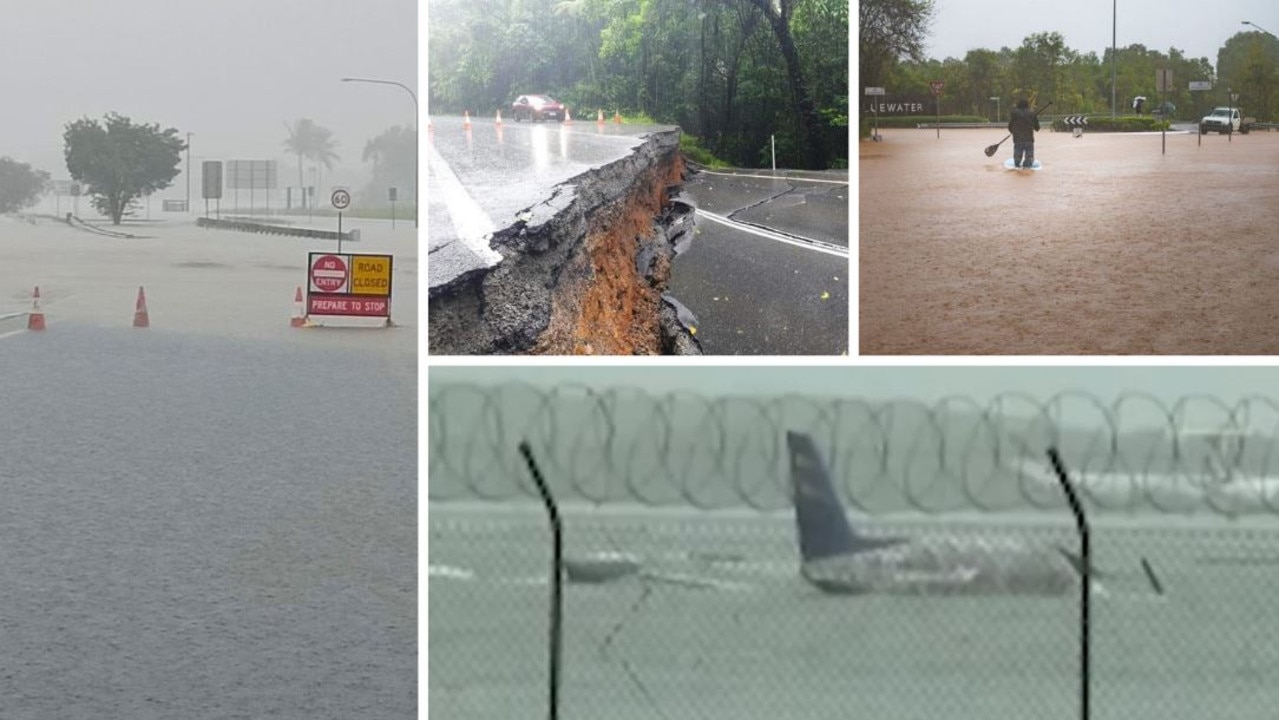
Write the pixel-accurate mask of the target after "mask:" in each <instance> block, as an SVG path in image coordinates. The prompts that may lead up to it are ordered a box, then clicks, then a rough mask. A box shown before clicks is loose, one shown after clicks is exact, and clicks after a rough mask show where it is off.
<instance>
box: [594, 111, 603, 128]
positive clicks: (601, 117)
mask: <svg viewBox="0 0 1279 720" xmlns="http://www.w3.org/2000/svg"><path fill="white" fill-rule="evenodd" d="M595 122H597V123H599V124H600V125H603V124H604V111H603V110H602V109H601V110H600V111H599V114H598V115H596V116H595Z"/></svg>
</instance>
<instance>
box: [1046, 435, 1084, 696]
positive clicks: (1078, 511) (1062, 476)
mask: <svg viewBox="0 0 1279 720" xmlns="http://www.w3.org/2000/svg"><path fill="white" fill-rule="evenodd" d="M1048 460H1049V461H1050V462H1051V463H1052V466H1053V472H1055V473H1056V474H1057V480H1058V481H1060V482H1061V487H1062V490H1063V491H1064V492H1065V493H1066V499H1067V500H1068V501H1069V502H1070V510H1071V512H1072V513H1074V515H1075V525H1076V527H1078V529H1079V554H1080V558H1081V559H1082V561H1083V562H1082V565H1083V567H1082V568H1081V569H1080V583H1079V717H1080V718H1082V720H1088V718H1089V717H1090V715H1089V698H1088V688H1089V686H1090V684H1091V683H1090V682H1089V675H1090V671H1091V666H1092V655H1091V653H1090V650H1089V639H1090V637H1091V636H1092V622H1091V621H1092V603H1091V598H1092V548H1091V543H1090V542H1089V530H1088V517H1087V516H1086V515H1085V514H1084V506H1083V504H1081V503H1080V502H1079V497H1078V496H1077V495H1075V489H1074V488H1073V487H1071V485H1070V481H1069V479H1068V478H1067V477H1066V468H1065V466H1064V465H1063V464H1062V462H1061V456H1060V455H1058V454H1057V448H1055V447H1052V448H1048Z"/></svg>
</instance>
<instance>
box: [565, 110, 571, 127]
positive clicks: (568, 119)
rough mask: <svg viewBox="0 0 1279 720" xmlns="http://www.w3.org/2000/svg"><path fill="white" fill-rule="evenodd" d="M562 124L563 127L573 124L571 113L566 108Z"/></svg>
mask: <svg viewBox="0 0 1279 720" xmlns="http://www.w3.org/2000/svg"><path fill="white" fill-rule="evenodd" d="M564 124H565V125H572V124H573V113H571V112H569V109H568V108H567V107H565V108H564Z"/></svg>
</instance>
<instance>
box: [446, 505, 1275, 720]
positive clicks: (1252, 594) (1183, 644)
mask: <svg viewBox="0 0 1279 720" xmlns="http://www.w3.org/2000/svg"><path fill="white" fill-rule="evenodd" d="M563 510H564V516H565V518H566V519H565V545H566V552H568V553H570V554H572V553H583V552H592V551H622V552H629V553H634V554H636V555H639V556H640V557H641V558H643V559H644V560H645V562H646V565H645V567H646V569H648V570H651V571H652V572H653V575H652V577H650V578H648V579H640V578H630V579H627V580H623V581H620V582H617V583H613V584H605V585H580V584H570V585H566V586H565V595H564V603H565V609H564V630H563V634H564V649H563V670H562V678H563V679H562V686H561V698H562V713H561V717H566V718H595V717H607V718H637V719H638V718H667V719H669V720H675V719H677V718H679V719H684V718H698V719H700V718H738V719H740V720H755V719H757V718H758V719H760V720H763V719H764V718H778V717H786V718H835V717H852V716H865V717H883V718H907V719H918V720H931V719H933V718H938V717H945V718H952V719H954V720H968V719H972V720H977V719H979V718H993V717H1000V718H1004V717H1035V718H1062V719H1063V720H1064V719H1067V718H1076V717H1078V716H1079V657H1080V655H1079V599H1078V596H1077V595H1076V594H1073V593H1072V594H1070V595H1067V596H1062V597H1047V598H1010V597H999V596H994V597H977V598H938V597H927V596H919V597H881V596H860V597H851V596H843V597H839V596H828V595H823V594H821V593H819V592H817V591H816V590H814V589H813V588H811V587H810V586H808V585H807V584H805V583H804V582H803V581H802V580H801V579H800V578H799V576H798V572H797V555H798V553H797V551H796V549H795V540H794V525H793V523H794V521H793V518H791V517H790V515H789V514H788V513H785V512H782V513H770V514H759V513H755V512H753V511H741V512H703V511H696V510H674V509H667V510H654V509H642V508H634V507H630V508H626V507H619V506H610V507H606V508H587V507H582V506H574V507H568V508H563ZM429 514H430V560H429V567H430V569H429V573H430V575H429V580H428V581H429V584H430V596H431V610H430V612H431V617H430V627H431V635H430V639H429V651H428V652H429V666H428V675H429V688H428V693H429V694H430V698H431V706H432V709H433V710H435V712H436V713H440V714H442V715H446V716H448V717H450V718H460V719H466V718H491V717H516V716H525V717H526V716H529V715H537V714H539V713H543V712H544V710H543V708H545V706H546V702H547V669H548V650H547V643H548V620H547V618H548V608H549V589H548V582H547V576H548V571H549V567H550V533H549V531H548V529H547V521H546V519H545V517H544V515H543V513H542V511H541V510H540V509H539V508H538V507H537V506H536V505H531V504H528V503H520V504H497V503H474V502H466V503H450V502H432V504H431V507H430V511H429ZM862 522H863V524H864V525H865V526H866V527H867V529H868V532H871V533H881V532H882V533H889V534H898V533H905V534H911V535H914V534H918V533H925V532H943V531H944V532H954V533H960V532H977V533H992V532H996V531H1000V532H1010V533H1014V534H1016V535H1018V536H1020V537H1022V538H1023V539H1026V540H1028V541H1035V540H1038V541H1045V542H1058V543H1061V544H1063V545H1066V546H1072V545H1073V544H1074V543H1075V542H1076V541H1075V539H1074V537H1075V536H1074V534H1073V530H1072V529H1071V527H1070V522H1069V520H1067V519H1066V518H1063V517H1060V516H1058V517H1052V518H1048V517H1045V516H1016V517H1013V516H1009V515H1001V516H995V517H985V518H982V519H980V520H978V521H976V522H975V523H965V524H959V523H951V522H950V521H949V520H946V521H943V520H942V519H938V518H931V519H892V520H889V519H882V518H876V519H874V520H865V521H862ZM943 522H946V524H945V525H941V523H943ZM1093 548H1094V553H1095V554H1094V558H1095V561H1096V564H1097V566H1098V567H1099V568H1101V569H1102V570H1103V571H1104V572H1106V573H1107V576H1106V577H1104V578H1103V579H1102V586H1103V588H1104V590H1102V591H1098V592H1097V593H1095V594H1094V595H1093V597H1092V600H1093V602H1092V605H1093V613H1094V614H1093V636H1092V672H1093V677H1092V683H1091V689H1092V711H1093V712H1092V717H1094V718H1113V719H1114V720H1140V719H1142V718H1150V719H1152V720H1153V719H1154V718H1188V719H1189V718H1203V717H1232V718H1258V719H1260V718H1267V717H1271V716H1272V715H1273V699H1272V698H1271V697H1270V696H1271V694H1272V693H1270V692H1269V688H1273V687H1274V685H1275V682H1276V681H1279V669H1277V668H1279V621H1277V620H1276V617H1275V614H1274V613H1273V612H1270V611H1269V610H1268V609H1267V608H1268V607H1269V606H1270V604H1271V603H1272V601H1273V598H1274V593H1275V591H1276V590H1279V581H1277V580H1276V579H1275V573H1274V563H1276V562H1279V526H1276V525H1275V524H1274V522H1273V520H1268V521H1265V522H1258V523H1256V524H1253V525H1248V526H1244V525H1241V524H1230V523H1226V522H1225V521H1222V520H1219V519H1217V520H1205V521H1201V522H1177V521H1176V520H1175V519H1172V518H1166V517H1147V518H1133V519H1124V520H1119V521H1115V522H1106V521H1103V522H1100V523H1097V524H1095V525H1094V534H1093ZM1142 558H1146V559H1147V560H1148V562H1149V563H1150V564H1151V566H1152V567H1153V568H1155V570H1156V573H1157V575H1158V578H1159V580H1160V581H1161V583H1162V587H1163V590H1164V594H1163V595H1159V594H1157V593H1156V592H1154V591H1153V590H1152V588H1151V587H1150V585H1149V583H1148V581H1147V580H1146V579H1145V577H1144V575H1143V573H1142V570H1141V565H1140V560H1141V559H1142ZM690 581H695V582H690Z"/></svg>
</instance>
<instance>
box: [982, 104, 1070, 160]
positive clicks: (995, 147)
mask: <svg viewBox="0 0 1279 720" xmlns="http://www.w3.org/2000/svg"><path fill="white" fill-rule="evenodd" d="M1052 104H1053V102H1052V100H1049V101H1048V104H1047V105H1044V106H1043V107H1041V108H1039V109H1038V110H1036V111H1035V115H1036V116H1038V115H1039V113H1041V112H1043V111H1045V110H1047V109H1048V105H1052ZM1012 136H1013V134H1012V133H1008V135H1007V136H1005V137H1004V139H1003V140H1000V141H999V142H997V143H995V144H994V145H987V146H986V157H991V156H993V155H994V154H995V153H996V152H998V150H999V146H1000V145H1003V144H1004V142H1005V141H1006V140H1008V138H1010V137H1012Z"/></svg>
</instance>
